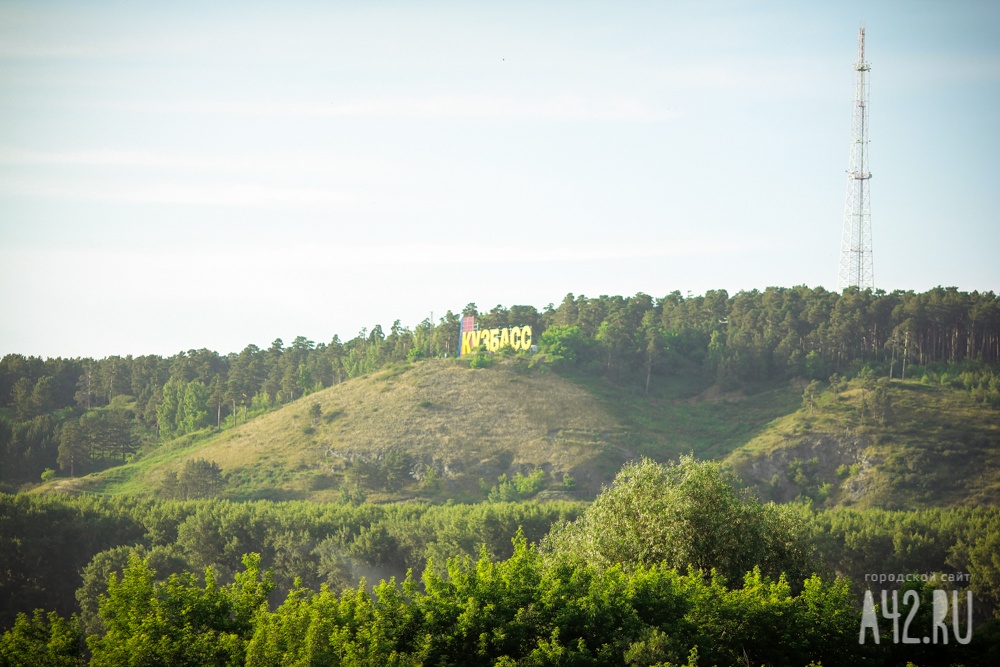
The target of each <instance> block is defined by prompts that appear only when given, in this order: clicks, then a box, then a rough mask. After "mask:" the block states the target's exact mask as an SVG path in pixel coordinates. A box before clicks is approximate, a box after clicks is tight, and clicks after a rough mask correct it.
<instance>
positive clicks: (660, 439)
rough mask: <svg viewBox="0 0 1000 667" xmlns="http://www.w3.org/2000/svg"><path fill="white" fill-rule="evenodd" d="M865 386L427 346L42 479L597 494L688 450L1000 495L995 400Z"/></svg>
mask: <svg viewBox="0 0 1000 667" xmlns="http://www.w3.org/2000/svg"><path fill="white" fill-rule="evenodd" d="M864 391H865V390H864V389H863V388H862V386H861V384H860V382H859V381H855V382H853V383H851V384H849V385H846V386H844V387H843V388H841V389H840V390H839V391H836V392H835V391H833V390H830V389H827V390H826V391H824V392H822V393H821V394H820V395H819V396H818V399H817V401H816V403H815V405H814V406H813V407H812V408H810V409H807V408H805V407H803V406H802V387H801V386H780V387H776V388H772V389H770V390H767V391H763V392H758V393H756V394H752V395H744V394H742V393H729V394H720V393H719V392H718V391H717V390H715V389H713V388H710V389H709V390H708V391H705V392H702V393H701V394H699V395H698V396H695V397H690V398H683V399H678V398H669V399H668V398H662V397H648V396H646V395H644V394H643V393H640V392H638V391H635V392H633V391H630V390H628V389H623V388H620V387H614V386H612V385H608V384H605V383H604V382H602V381H600V380H598V379H595V378H594V377H592V376H563V375H560V374H558V373H555V372H553V371H551V370H550V369H548V368H546V367H543V368H528V366H527V363H526V362H525V361H523V360H507V361H504V362H501V363H497V364H495V365H494V366H492V367H490V368H484V369H471V368H469V367H468V365H467V364H465V363H463V362H461V361H458V360H454V359H451V360H427V361H421V362H418V363H415V364H402V365H399V366H396V367H394V368H390V369H388V370H384V371H381V372H379V373H375V374H372V375H369V376H365V377H360V378H355V379H353V380H350V381H348V382H345V383H342V384H339V385H336V386H333V387H330V388H328V389H324V390H322V391H319V392H316V393H314V394H311V395H309V396H307V397H305V398H302V399H299V400H297V401H294V402H292V403H290V404H288V405H286V406H284V407H282V408H281V409H278V410H275V411H274V412H271V413H268V414H265V415H263V416H261V417H258V418H256V419H254V420H252V421H250V422H249V423H246V424H241V425H240V426H238V427H237V428H234V429H230V430H227V431H223V432H221V433H213V432H209V431H204V432H201V433H199V434H193V435H189V436H185V437H184V438H180V439H178V440H175V441H173V442H170V443H167V444H165V445H163V446H161V447H159V448H158V449H156V450H154V451H152V452H151V453H149V454H147V455H146V456H144V457H142V458H140V459H138V460H136V461H134V462H132V463H130V464H128V465H125V466H121V467H119V468H114V469H111V470H106V471H104V472H102V473H98V474H95V475H90V476H88V477H86V478H81V479H77V480H61V481H58V482H56V483H54V484H51V485H48V487H47V488H48V489H52V490H62V491H70V492H72V491H79V490H89V491H95V492H99V493H123V492H128V493H138V494H144V493H157V492H159V491H160V490H161V489H162V487H163V484H164V480H165V479H166V477H167V475H168V474H169V473H171V472H173V473H178V472H180V471H181V470H182V469H183V466H184V464H185V463H186V462H188V461H191V460H194V459H205V460H208V461H213V462H215V463H216V464H217V465H218V466H219V467H220V468H221V469H222V470H223V472H224V473H225V475H226V480H227V481H226V485H225V488H224V490H223V495H225V496H227V497H230V498H233V499H252V498H270V499H310V500H318V501H322V500H334V499H338V498H341V497H342V496H343V494H344V493H345V492H347V491H356V490H357V489H359V488H360V489H362V490H363V492H364V494H365V495H366V497H367V499H369V500H374V501H398V500H406V499H411V498H427V499H430V500H438V501H440V500H445V499H454V500H457V501H460V502H475V501H478V500H482V499H483V498H484V497H485V496H486V492H487V491H489V489H490V487H494V486H496V485H497V484H498V478H500V479H501V480H502V479H504V478H502V477H501V476H503V475H506V476H507V477H508V478H510V479H511V481H514V480H513V478H514V477H515V476H516V475H517V474H518V473H521V474H523V475H525V476H527V475H529V474H530V473H531V471H533V470H539V469H540V470H543V471H544V473H545V474H544V475H543V476H542V477H544V479H543V480H541V481H539V480H536V483H534V484H533V485H532V484H528V483H527V482H525V484H526V485H525V487H524V491H525V495H531V494H533V493H535V492H537V491H538V490H539V488H546V489H547V490H545V491H543V492H542V495H543V497H544V496H548V497H553V496H555V497H559V496H566V495H570V496H572V497H576V498H590V497H593V496H594V495H595V494H596V493H597V492H598V491H599V490H600V488H601V485H602V484H607V483H609V482H610V481H611V479H612V478H613V477H614V474H615V473H616V472H617V471H618V469H619V468H620V467H621V465H622V464H623V463H624V462H625V461H627V460H630V459H635V458H638V457H639V456H649V457H651V458H654V459H657V460H660V461H666V460H670V459H675V458H676V457H677V456H678V455H679V454H682V453H689V452H690V453H694V455H695V456H697V457H700V458H713V459H725V460H727V462H728V463H729V464H731V465H732V467H733V468H734V469H735V471H736V472H737V473H738V474H739V475H740V476H741V477H742V478H743V479H744V480H745V481H747V482H748V483H749V484H751V485H753V486H756V488H757V490H758V492H759V494H760V495H761V496H762V497H764V498H769V499H774V500H779V501H785V500H791V499H794V498H796V497H800V496H804V497H811V498H813V499H814V500H815V501H816V502H818V503H825V504H827V505H857V506H862V507H866V506H878V507H886V508H894V507H899V508H903V507H919V506H942V505H953V504H964V503H968V502H986V503H997V502H1000V447H998V444H1000V413H998V412H997V411H996V410H992V409H989V408H985V407H982V406H980V405H978V404H975V403H974V402H973V401H972V399H971V398H970V396H969V395H968V394H967V393H964V392H960V391H956V390H954V389H951V388H946V387H939V386H927V385H921V384H919V383H914V382H905V383H901V382H894V383H892V384H891V385H890V386H889V388H888V392H889V393H888V403H887V405H889V408H888V410H889V412H888V413H886V414H883V415H881V419H882V421H880V420H879V419H873V418H871V417H867V418H866V417H865V415H864V409H863V406H862V403H863V398H864V397H863V393H864ZM664 394H665V395H667V396H676V392H675V391H666V392H664ZM317 405H318V413H317V408H316V407H315V406H317ZM883 422H884V423H883ZM536 475H537V473H536ZM567 476H568V477H569V478H572V480H573V482H572V483H570V482H569V480H566V479H565V478H566V477H567ZM564 481H565V482H567V483H565V484H564Z"/></svg>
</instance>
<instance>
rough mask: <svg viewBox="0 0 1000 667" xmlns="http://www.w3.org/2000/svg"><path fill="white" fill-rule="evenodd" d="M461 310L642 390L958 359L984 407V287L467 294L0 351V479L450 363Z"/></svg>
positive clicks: (992, 300)
mask: <svg viewBox="0 0 1000 667" xmlns="http://www.w3.org/2000/svg"><path fill="white" fill-rule="evenodd" d="M463 315H475V316H476V323H477V325H478V326H479V327H480V328H497V327H508V326H524V325H528V326H531V327H532V330H533V335H534V341H535V342H536V343H537V344H538V346H539V348H540V349H539V352H540V359H541V360H543V361H546V362H549V363H552V364H553V365H556V366H562V367H571V368H573V369H574V370H575V371H578V372H583V373H592V374H598V375H601V376H604V377H606V378H607V379H609V380H610V381H612V382H614V383H617V384H627V385H635V386H639V387H643V386H644V387H645V391H647V392H649V391H650V388H651V386H652V388H653V390H655V388H656V380H657V378H659V377H663V376H668V375H678V374H685V375H697V376H699V377H702V378H710V379H711V380H712V381H713V382H718V383H719V384H720V385H722V386H723V387H733V386H739V385H741V384H745V383H762V382H774V381H780V380H784V379H788V378H794V377H805V378H809V379H819V380H826V379H827V378H829V377H830V375H831V374H833V373H839V374H841V375H850V374H853V373H855V372H857V371H858V370H860V369H861V368H863V367H865V366H868V367H871V368H876V369H878V370H879V372H884V373H886V374H889V375H892V376H894V377H900V376H905V377H910V376H911V374H913V373H917V372H922V371H921V370H920V368H921V367H923V368H926V367H927V366H929V365H934V364H948V365H959V366H960V367H961V366H962V365H963V364H964V365H965V368H964V372H965V377H964V379H963V380H962V381H963V383H964V388H966V389H969V390H970V391H973V393H974V395H976V396H977V398H979V399H980V400H982V401H983V402H988V403H991V404H1000V386H998V382H1000V381H998V375H997V374H996V373H995V372H994V369H995V367H996V365H997V363H998V360H1000V299H998V297H997V295H996V294H994V293H993V292H971V293H970V292H962V291H959V290H958V289H957V288H952V287H948V288H944V287H938V288H935V289H932V290H929V291H927V292H923V293H915V292H912V291H908V292H902V291H895V292H891V293H887V292H883V291H874V292H872V291H858V290H852V289H849V290H845V291H844V292H843V293H841V294H838V293H834V292H830V291H827V290H825V289H823V288H821V287H818V288H810V287H806V286H799V287H792V288H779V287H769V288H767V289H765V290H763V291H758V290H752V291H746V292H739V293H737V294H734V295H730V294H728V293H727V292H726V291H725V290H713V291H709V292H707V293H705V294H704V295H702V296H683V295H682V294H681V293H680V292H672V293H671V294H668V295H666V296H665V297H662V298H654V297H652V296H649V295H647V294H643V293H639V294H636V295H634V296H630V297H623V296H604V295H602V296H599V297H596V298H591V297H586V296H583V295H580V296H574V295H573V294H567V295H566V297H565V298H564V299H563V300H562V302H561V303H560V304H559V306H558V307H554V306H553V305H551V304H550V305H549V306H548V307H546V308H544V309H543V310H541V311H539V310H538V309H536V308H535V307H533V306H512V307H510V308H507V307H504V306H501V305H498V306H496V307H494V308H493V309H492V310H489V311H480V310H479V309H478V308H477V307H476V305H475V304H472V303H470V304H468V305H467V306H466V307H465V308H464V309H463V310H462V312H461V313H457V314H456V313H453V312H451V311H449V312H448V313H447V314H445V316H444V317H442V318H440V319H439V321H438V322H436V323H435V322H431V321H430V320H429V319H427V320H424V321H423V322H421V323H419V324H418V325H417V326H415V327H413V328H409V327H404V326H402V325H401V324H400V322H399V320H396V321H395V322H394V323H393V324H392V326H391V327H390V328H389V329H388V331H386V330H384V329H383V328H382V326H381V325H375V326H373V327H372V328H371V330H367V329H363V330H362V331H361V332H360V333H358V335H356V336H355V337H354V338H352V339H350V340H348V341H341V339H340V338H339V336H333V338H332V340H331V341H330V342H329V343H318V344H317V343H314V342H313V341H310V340H307V339H306V338H304V337H301V336H300V337H298V338H296V339H295V340H294V341H292V343H291V344H290V345H287V346H286V345H285V343H284V342H283V341H282V340H281V339H277V340H275V341H274V342H273V343H272V344H271V346H270V347H268V348H266V349H265V348H260V347H258V346H256V345H252V344H251V345H248V346H247V347H245V348H244V349H243V350H242V351H240V352H238V353H236V352H234V353H230V354H226V355H223V354H220V353H218V352H214V351H211V350H207V349H192V350H189V351H187V352H179V353H178V354H175V355H173V356H170V357H162V356H159V355H144V356H138V357H132V356H125V357H122V356H110V357H106V358H103V359H90V358H82V359H81V358H75V359H64V358H54V359H53V358H49V359H42V358H40V357H25V356H23V355H20V354H8V355H6V356H4V357H3V358H2V359H0V484H6V485H11V484H15V483H20V482H23V481H26V480H35V481H37V479H38V476H39V475H40V474H42V472H43V471H44V470H45V469H46V468H50V467H55V465H56V464H57V463H58V466H59V467H60V468H62V469H63V470H66V471H67V472H70V474H77V472H79V471H80V470H86V469H87V468H88V467H89V468H94V467H95V465H94V464H95V462H96V461H104V462H112V461H116V460H117V461H119V462H120V461H124V460H125V459H126V457H127V456H129V455H130V454H131V453H133V452H135V451H137V450H138V449H139V448H140V447H141V446H142V445H144V444H147V443H149V442H156V441H159V440H161V439H168V438H171V437H175V436H178V435H182V434H184V433H188V432H192V431H195V430H198V429H201V428H205V427H207V426H216V427H222V426H225V425H226V424H227V423H228V424H230V425H232V424H235V423H237V422H238V421H239V420H245V419H247V418H249V417H250V416H252V415H253V414H258V413H260V412H262V411H266V410H269V409H271V408H273V407H275V406H278V405H281V404H284V403H287V402H289V401H292V400H295V399H297V398H300V397H302V396H303V395H306V394H309V393H311V392H313V391H316V390H318V389H321V388H323V387H328V386H331V385H334V384H337V383H339V382H343V381H345V380H347V379H349V378H352V377H356V376H360V375H364V374H367V373H371V372H373V371H377V370H379V369H380V368H383V367H385V366H387V365H390V364H393V363H398V362H407V361H409V362H413V361H417V360H419V359H420V358H424V357H445V356H455V355H456V354H457V350H458V344H459V340H460V328H461V317H462V316H463ZM498 354H515V352H514V350H511V349H502V350H501V351H500V352H498ZM516 354H525V353H524V352H518V353H516ZM485 355H486V353H485V352H484V351H482V350H480V351H479V352H478V356H480V357H481V358H482V357H484V356H485ZM473 361H475V359H474V360H473ZM960 372H962V371H960ZM67 427H68V428H67ZM88 443H89V445H88Z"/></svg>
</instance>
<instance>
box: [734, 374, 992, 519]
mask: <svg viewBox="0 0 1000 667" xmlns="http://www.w3.org/2000/svg"><path fill="white" fill-rule="evenodd" d="M889 396H890V400H891V406H892V407H891V409H890V411H889V412H888V414H887V415H886V417H885V419H884V421H883V420H877V419H873V418H871V417H870V416H867V417H866V416H865V415H864V413H863V411H862V389H861V385H860V383H859V382H852V383H851V384H850V385H849V386H848V387H847V389H846V390H845V391H843V392H841V393H834V392H832V391H829V390H826V391H824V392H823V393H822V395H821V396H820V399H819V401H818V404H817V406H816V408H815V409H813V410H812V411H811V412H810V411H809V410H807V409H805V408H800V409H799V410H796V411H795V412H793V413H791V414H789V415H787V416H785V417H783V418H781V419H778V420H775V421H774V422H773V423H772V424H770V425H769V426H768V427H767V428H765V429H764V430H763V431H762V432H761V433H759V434H758V435H757V436H756V437H754V438H753V439H752V440H751V441H750V442H748V443H747V444H746V445H745V446H744V447H741V448H740V449H739V450H737V451H735V452H733V453H732V454H731V455H730V456H729V457H728V458H727V460H728V462H729V463H730V464H731V465H732V466H733V468H734V469H735V470H736V471H737V472H738V473H739V474H740V475H741V477H743V478H744V480H746V481H748V482H750V483H752V484H753V485H755V486H756V487H757V489H758V490H759V491H761V492H762V495H764V496H765V497H770V498H773V499H775V500H789V499H791V498H793V497H796V496H803V497H809V498H812V499H813V500H814V501H818V502H820V503H821V504H825V505H827V506H838V505H854V506H858V507H872V506H875V507H882V508H886V509H902V508H918V507H932V506H950V505H955V504H982V503H987V504H996V503H998V502H1000V412H998V411H996V410H994V409H991V408H988V407H985V406H983V405H981V404H977V403H975V402H974V401H973V400H972V398H971V397H970V396H969V394H968V393H967V392H963V391H958V390H955V389H952V388H950V387H942V386H928V385H923V384H920V383H918V382H914V381H906V382H902V381H898V380H897V381H895V382H893V383H892V384H891V385H890V389H889ZM842 466H843V467H842ZM852 466H853V470H854V472H853V473H852V474H845V473H844V470H845V469H851V467H852ZM838 469H839V470H841V473H840V474H838V472H837V471H838ZM799 470H801V471H802V472H801V473H799V479H798V482H796V481H795V480H793V479H792V477H793V476H794V475H795V474H796V473H797V472H798V471H799ZM824 484H829V485H830V487H829V494H823V493H821V492H820V489H821V487H822V486H823V485H824Z"/></svg>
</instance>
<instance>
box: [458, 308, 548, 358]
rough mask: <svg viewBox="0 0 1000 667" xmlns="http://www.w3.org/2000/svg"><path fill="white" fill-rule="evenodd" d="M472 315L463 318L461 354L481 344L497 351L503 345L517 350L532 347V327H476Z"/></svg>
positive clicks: (473, 350) (471, 350) (470, 352)
mask: <svg viewBox="0 0 1000 667" xmlns="http://www.w3.org/2000/svg"><path fill="white" fill-rule="evenodd" d="M474 326H475V325H474V320H473V318H472V317H465V318H463V319H462V347H461V349H460V351H459V355H465V354H472V353H473V352H475V351H476V350H477V349H479V346H480V345H485V346H486V349H487V350H489V351H490V352H496V351H498V350H499V349H500V348H502V347H511V348H514V349H515V350H527V349H530V348H531V327H530V326H523V327H507V328H504V329H499V328H498V329H475V328H474Z"/></svg>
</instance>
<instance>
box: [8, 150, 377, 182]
mask: <svg viewBox="0 0 1000 667" xmlns="http://www.w3.org/2000/svg"><path fill="white" fill-rule="evenodd" d="M0 165H11V166H14V167H31V166H53V167H60V166H67V167H127V168H133V167H139V168H142V169H165V170H175V171H182V172H204V173H212V174H232V173H252V174H254V175H256V176H268V175H269V176H279V177H281V178H283V179H290V178H309V177H317V176H321V177H322V176H325V177H330V176H346V175H350V176H352V177H357V176H382V175H385V174H386V173H387V172H388V171H389V167H388V165H386V164H384V163H380V162H377V161H375V160H373V159H371V158H367V157H365V158H351V159H350V161H347V160H344V159H337V160H335V159H331V158H330V157H329V156H326V155H315V154H303V153H236V154H219V153H211V154H210V153H182V152H161V151H142V150H133V151H121V150H96V151H95V150H92V151H37V150H25V149H20V148H9V147H8V148H4V147H0Z"/></svg>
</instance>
